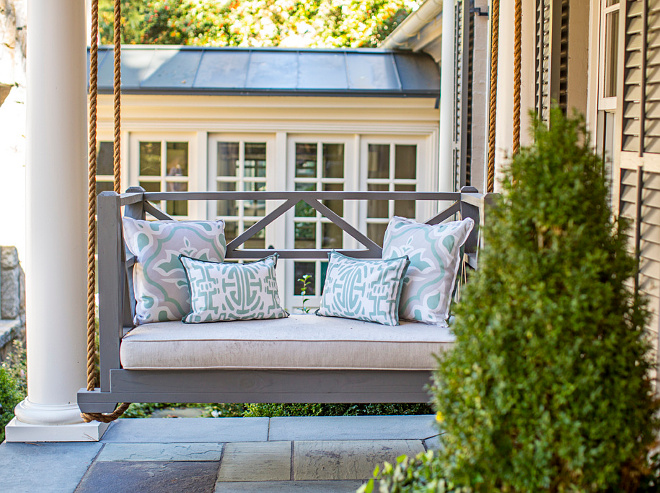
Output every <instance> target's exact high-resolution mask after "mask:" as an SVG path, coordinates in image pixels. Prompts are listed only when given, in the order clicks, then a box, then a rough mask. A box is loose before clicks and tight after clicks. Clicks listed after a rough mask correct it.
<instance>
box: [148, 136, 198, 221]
mask: <svg viewBox="0 0 660 493" xmlns="http://www.w3.org/2000/svg"><path fill="white" fill-rule="evenodd" d="M188 163H189V156H188V142H171V141H165V140H162V141H140V142H139V144H138V182H139V184H140V186H141V187H142V188H144V189H145V191H147V192H186V191H188V181H189V179H188V169H189V166H188ZM161 207H164V210H165V211H166V212H167V213H168V214H169V215H171V216H188V203H187V202H186V201H169V202H167V203H165V204H164V206H162V205H161Z"/></svg>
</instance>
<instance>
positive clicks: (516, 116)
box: [512, 0, 522, 156]
mask: <svg viewBox="0 0 660 493" xmlns="http://www.w3.org/2000/svg"><path fill="white" fill-rule="evenodd" d="M515 8H516V11H515V16H514V20H513V22H514V42H513V43H514V44H513V148H512V152H513V155H514V156H515V155H516V154H518V151H520V86H521V78H522V77H521V74H522V0H516V7H515Z"/></svg>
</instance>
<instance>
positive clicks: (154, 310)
mask: <svg viewBox="0 0 660 493" xmlns="http://www.w3.org/2000/svg"><path fill="white" fill-rule="evenodd" d="M123 226H124V240H125V242H126V246H127V247H128V249H129V250H130V251H131V253H132V254H133V255H135V257H136V263H135V265H134V267H133V292H134V294H135V301H136V306H135V317H134V320H133V322H134V323H135V324H136V325H140V324H145V323H150V322H159V321H160V322H163V321H166V320H181V318H182V317H183V316H184V315H185V314H187V313H188V312H189V311H190V292H189V290H188V281H187V280H186V273H185V272H184V270H183V265H182V264H181V261H180V260H179V255H181V254H184V255H187V256H189V257H194V258H197V259H201V260H209V261H214V262H222V261H223V260H224V259H225V252H226V250H227V244H226V241H225V233H224V231H225V223H224V221H222V220H219V221H143V220H137V219H132V218H130V217H125V218H124V220H123Z"/></svg>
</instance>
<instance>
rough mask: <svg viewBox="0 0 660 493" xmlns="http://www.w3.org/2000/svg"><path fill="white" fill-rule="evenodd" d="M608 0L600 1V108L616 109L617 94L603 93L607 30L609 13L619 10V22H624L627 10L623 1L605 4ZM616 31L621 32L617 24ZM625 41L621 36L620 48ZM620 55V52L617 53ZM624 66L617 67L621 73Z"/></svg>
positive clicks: (604, 109) (605, 109) (606, 109)
mask: <svg viewBox="0 0 660 493" xmlns="http://www.w3.org/2000/svg"><path fill="white" fill-rule="evenodd" d="M606 2H607V0H601V2H600V18H599V26H600V27H599V34H598V38H599V43H598V110H602V111H615V110H616V108H617V96H610V97H605V96H603V93H604V91H605V75H606V74H605V65H606V54H605V50H606V48H607V47H606V46H605V36H606V31H607V22H606V19H607V15H608V14H611V13H612V12H615V11H618V12H619V23H621V22H622V13H623V12H625V9H622V8H621V3H622V2H619V3H617V4H614V5H611V6H609V7H606V6H605V3H606ZM614 31H615V32H616V34H617V35H618V34H620V29H619V26H615V28H614ZM622 42H625V40H622V39H621V38H620V37H619V50H620V49H621V43H622ZM616 55H617V56H618V53H617V54H616ZM622 69H623V67H619V66H618V67H617V70H618V71H619V73H621V70H622Z"/></svg>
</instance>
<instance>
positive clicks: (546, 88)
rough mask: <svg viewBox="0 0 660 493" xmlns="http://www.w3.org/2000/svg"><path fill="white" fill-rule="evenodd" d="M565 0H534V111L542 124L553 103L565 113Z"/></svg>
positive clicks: (567, 6) (567, 9)
mask: <svg viewBox="0 0 660 493" xmlns="http://www.w3.org/2000/svg"><path fill="white" fill-rule="evenodd" d="M568 16H569V5H568V0H536V67H535V68H536V71H535V73H536V79H535V110H536V114H537V115H539V117H540V118H541V119H542V120H543V121H548V111H549V109H550V105H551V104H552V102H553V101H556V102H557V103H558V104H559V107H560V108H562V110H564V112H566V107H567V95H568Z"/></svg>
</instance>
